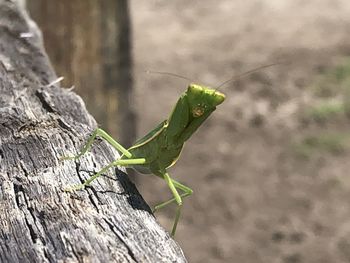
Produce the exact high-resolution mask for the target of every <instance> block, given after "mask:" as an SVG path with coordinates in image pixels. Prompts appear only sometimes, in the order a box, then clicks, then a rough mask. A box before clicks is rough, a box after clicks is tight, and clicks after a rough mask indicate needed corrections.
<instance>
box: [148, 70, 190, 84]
mask: <svg viewBox="0 0 350 263" xmlns="http://www.w3.org/2000/svg"><path fill="white" fill-rule="evenodd" d="M146 73H148V74H162V75H168V76H172V77H177V78H180V79H186V80H188V81H190V82H194V81H193V80H192V79H190V78H187V77H185V76H181V75H178V74H175V73H171V72H163V71H153V70H146Z"/></svg>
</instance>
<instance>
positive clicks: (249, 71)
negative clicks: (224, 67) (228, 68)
mask: <svg viewBox="0 0 350 263" xmlns="http://www.w3.org/2000/svg"><path fill="white" fill-rule="evenodd" d="M281 64H285V63H283V62H277V63H272V64H268V65H264V66H260V67H257V68H254V69H251V70H248V71H246V72H244V73H242V74H239V75H236V76H233V77H232V78H230V79H228V80H225V81H224V82H222V83H221V84H220V85H219V86H217V87H216V89H215V90H218V89H219V88H221V87H222V86H224V85H226V84H227V83H229V82H235V81H237V80H239V79H242V78H244V77H246V76H248V75H250V74H252V73H254V72H257V71H259V70H262V69H265V68H269V67H272V66H276V65H281Z"/></svg>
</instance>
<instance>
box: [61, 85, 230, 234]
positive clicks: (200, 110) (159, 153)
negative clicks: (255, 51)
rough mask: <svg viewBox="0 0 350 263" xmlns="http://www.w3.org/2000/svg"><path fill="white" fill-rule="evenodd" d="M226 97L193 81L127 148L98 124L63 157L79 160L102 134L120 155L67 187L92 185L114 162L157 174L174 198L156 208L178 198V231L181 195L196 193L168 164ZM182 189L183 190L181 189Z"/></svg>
mask: <svg viewBox="0 0 350 263" xmlns="http://www.w3.org/2000/svg"><path fill="white" fill-rule="evenodd" d="M224 100H225V95H224V94H223V93H221V92H219V91H217V90H214V89H211V88H208V87H204V86H200V85H196V84H190V85H189V86H188V88H187V90H186V91H185V92H184V93H182V95H181V96H180V98H179V100H178V101H177V103H176V105H175V107H174V109H173V111H172V113H171V114H170V116H169V118H168V119H166V120H164V121H162V122H161V123H160V124H158V126H157V127H156V128H154V129H153V130H151V131H150V132H149V133H148V134H146V135H145V136H144V137H142V138H141V139H139V140H138V141H136V142H135V144H134V145H133V146H131V147H130V148H129V149H126V148H124V147H123V146H122V145H121V144H119V143H118V142H117V141H115V140H114V139H113V138H112V137H111V136H110V135H109V134H107V133H106V132H105V131H104V130H102V129H100V128H97V129H96V130H95V131H94V132H93V133H92V135H91V136H90V138H89V139H88V141H87V142H86V144H85V146H84V147H83V148H82V150H81V151H80V153H79V154H77V155H76V156H71V157H70V156H67V157H62V158H61V160H76V159H79V158H80V157H81V156H82V155H84V154H85V153H86V152H87V151H89V150H90V148H91V146H92V144H93V142H94V140H95V139H96V137H97V136H98V137H101V138H102V139H104V140H105V141H107V142H108V143H109V144H111V145H112V146H113V147H114V148H115V149H116V150H117V151H119V152H121V153H122V155H121V157H120V158H119V159H117V160H115V161H113V162H112V163H110V164H108V165H107V166H105V167H103V168H102V169H101V170H100V171H99V172H97V173H96V174H95V175H93V176H91V177H90V178H89V179H87V180H86V181H85V182H84V183H83V184H80V185H76V186H74V187H72V188H69V189H66V190H68V191H74V190H81V189H84V188H85V186H89V185H90V184H91V182H92V181H93V180H95V179H96V178H97V177H99V176H100V175H101V174H103V173H104V172H106V171H107V170H108V169H110V168H112V167H115V166H125V167H132V168H134V169H135V170H137V171H138V172H140V173H143V174H153V175H156V176H158V177H160V178H162V179H163V180H165V182H166V183H167V185H168V187H169V188H170V191H171V192H172V194H173V196H174V197H173V198H172V199H170V200H168V201H166V202H163V203H161V204H159V205H157V206H155V208H154V210H153V211H154V212H155V211H157V210H159V209H161V208H163V207H165V206H167V205H169V204H171V203H173V202H176V203H177V205H178V207H177V211H176V215H175V220H174V223H173V227H172V230H171V236H174V235H175V232H176V227H177V224H178V221H179V218H180V214H181V207H182V203H183V202H182V199H183V198H185V197H187V196H189V195H191V194H192V193H193V191H192V189H191V188H189V187H187V186H185V185H183V184H181V183H179V182H178V181H176V180H174V179H173V178H171V176H170V175H169V173H168V168H170V167H171V166H173V165H174V164H175V163H176V161H177V160H178V159H179V156H180V153H181V150H182V148H183V146H184V143H185V142H186V141H187V140H188V139H189V138H190V137H191V136H192V135H193V133H194V132H195V131H196V130H197V129H198V128H199V126H201V125H202V123H203V122H204V121H205V120H206V119H207V118H208V117H209V116H210V114H211V113H213V111H214V110H215V109H216V106H218V105H219V104H221V103H222V102H223V101H224ZM179 191H180V192H181V193H179Z"/></svg>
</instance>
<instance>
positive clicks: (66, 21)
mask: <svg viewBox="0 0 350 263" xmlns="http://www.w3.org/2000/svg"><path fill="white" fill-rule="evenodd" d="M27 2H28V3H27V5H28V8H29V10H30V13H31V15H32V17H33V19H34V20H35V21H36V22H37V23H38V25H39V27H40V28H41V29H42V30H43V35H44V39H45V44H46V49H47V51H48V54H49V57H50V58H51V61H52V63H53V65H54V67H55V68H56V70H57V72H58V75H59V76H64V78H65V80H64V82H63V83H64V85H66V86H72V85H74V86H75V90H76V92H77V93H78V94H80V95H81V96H82V97H83V99H84V101H85V102H86V105H87V108H88V109H89V110H90V112H91V113H92V115H93V116H95V117H96V118H97V120H98V121H99V123H100V124H101V125H102V126H103V127H104V128H105V129H106V130H108V132H109V133H110V134H112V135H113V136H115V137H116V138H118V140H119V141H120V142H121V143H122V144H123V145H128V146H130V145H131V144H132V143H133V142H134V140H135V133H136V121H135V114H134V111H133V108H132V106H131V99H132V77H131V70H132V62H131V45H130V21H129V10H128V5H127V3H128V2H127V0H103V1H96V0H74V1H72V0H59V1H47V0H30V1H27Z"/></svg>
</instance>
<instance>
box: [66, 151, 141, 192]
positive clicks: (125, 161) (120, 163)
mask: <svg viewBox="0 0 350 263" xmlns="http://www.w3.org/2000/svg"><path fill="white" fill-rule="evenodd" d="M145 162H146V159H144V158H139V159H121V160H120V159H119V160H115V161H114V162H112V163H110V164H108V165H106V166H105V167H103V168H102V169H101V170H100V171H99V172H97V173H96V174H94V175H93V176H91V177H90V178H89V179H87V180H86V181H84V182H83V183H82V184H78V185H75V186H72V187H68V188H65V189H64V191H66V192H71V191H78V190H82V189H84V188H85V187H86V186H89V185H90V184H91V182H92V181H94V180H95V179H97V178H98V177H99V176H100V175H102V174H103V173H104V172H106V171H107V170H108V169H110V168H112V167H114V166H129V165H135V164H144V163H145Z"/></svg>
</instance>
